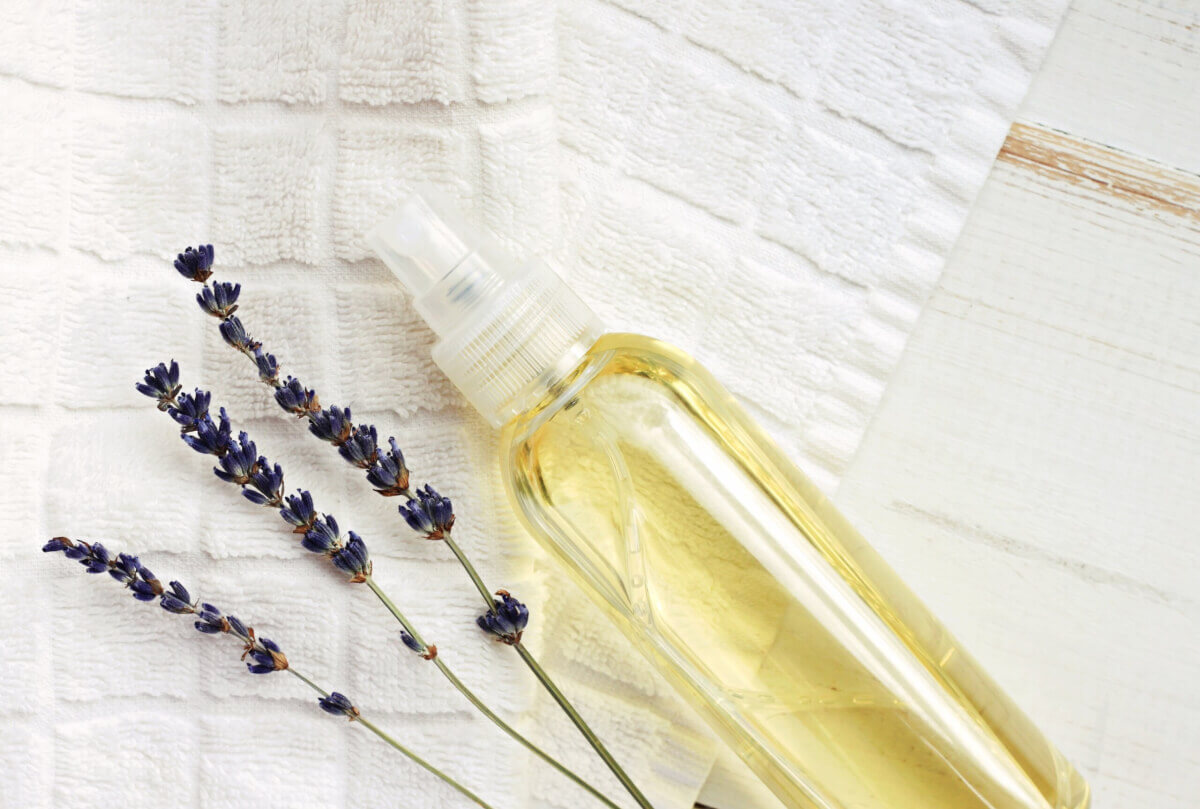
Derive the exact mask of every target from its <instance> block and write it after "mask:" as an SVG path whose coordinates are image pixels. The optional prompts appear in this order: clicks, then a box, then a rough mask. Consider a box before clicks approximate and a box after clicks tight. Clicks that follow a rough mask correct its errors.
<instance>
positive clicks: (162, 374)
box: [134, 360, 182, 411]
mask: <svg viewBox="0 0 1200 809" xmlns="http://www.w3.org/2000/svg"><path fill="white" fill-rule="evenodd" d="M134 387H136V388H137V390H138V393H141V394H143V395H145V396H149V397H150V398H151V399H157V400H158V409H159V410H163V411H166V410H168V409H169V408H171V407H173V406H174V405H175V397H176V395H178V394H179V391H180V390H181V388H182V386H181V385H180V384H179V363H177V362H175V360H171V366H170V367H169V368H168V367H167V365H166V364H165V363H161V362H160V363H159V364H158V365H155V366H154V367H153V368H147V369H146V377H145V379H143V380H142V381H141V382H139V383H137V385H135V386H134Z"/></svg>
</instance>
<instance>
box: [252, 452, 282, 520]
mask: <svg viewBox="0 0 1200 809" xmlns="http://www.w3.org/2000/svg"><path fill="white" fill-rule="evenodd" d="M242 496H243V497H245V498H246V499H247V500H249V501H250V502H251V503H254V504H255V505H259V506H270V507H271V508H277V507H278V506H280V505H281V504H282V503H283V469H281V468H280V466H279V464H275V466H274V467H271V468H268V467H267V459H266V458H263V457H259V459H258V470H257V471H256V472H255V473H254V474H252V475H251V476H250V483H249V485H248V486H246V487H245V488H243V489H242Z"/></svg>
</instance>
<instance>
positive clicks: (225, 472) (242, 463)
mask: <svg viewBox="0 0 1200 809" xmlns="http://www.w3.org/2000/svg"><path fill="white" fill-rule="evenodd" d="M263 461H264V462H265V461H266V459H265V458H264V459H263ZM218 463H220V466H219V467H216V466H214V467H213V473H214V474H216V476H217V477H219V478H220V479H221V480H224V481H227V482H229V483H237V484H238V485H240V486H245V485H246V484H247V483H249V482H250V480H251V478H252V477H253V475H254V473H255V472H257V471H258V465H259V456H258V447H256V446H254V442H253V441H251V440H250V436H248V435H246V433H245V432H241V433H238V437H237V441H236V442H234V443H232V444H230V446H229V451H228V452H226V453H225V454H224V455H222V456H221V457H220V459H219V460H218Z"/></svg>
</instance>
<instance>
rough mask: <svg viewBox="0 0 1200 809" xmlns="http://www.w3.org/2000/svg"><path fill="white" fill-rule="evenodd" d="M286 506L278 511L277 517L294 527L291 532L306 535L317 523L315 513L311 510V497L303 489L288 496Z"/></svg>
mask: <svg viewBox="0 0 1200 809" xmlns="http://www.w3.org/2000/svg"><path fill="white" fill-rule="evenodd" d="M285 502H286V505H285V506H284V507H283V508H281V509H280V510H279V516H281V517H283V519H284V520H285V521H286V522H289V523H291V524H292V525H293V526H295V527H294V528H293V529H292V531H293V533H297V534H306V533H308V531H309V529H310V528H312V527H313V523H315V522H316V521H317V512H316V509H314V508H313V499H312V495H311V494H309V493H308V492H306V491H304V490H303V489H297V490H296V494H289V495H288V496H287V499H286V500H285Z"/></svg>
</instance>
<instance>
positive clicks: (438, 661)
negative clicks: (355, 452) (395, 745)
mask: <svg viewBox="0 0 1200 809" xmlns="http://www.w3.org/2000/svg"><path fill="white" fill-rule="evenodd" d="M365 584H366V585H367V586H368V587H370V588H371V592H372V593H374V594H375V595H376V596H377V597H378V598H379V600H380V602H381V603H382V604H383V606H385V607H387V609H388V612H390V613H391V614H392V616H393V617H395V619H396V620H397V621H399V622H400V625H401V626H402V627H404V629H405V631H406V632H408V633H409V634H410V635H412V636H413V637H414V638H416V639H417V642H418V643H421V644H422V645H424V643H425V642H424V640H423V639H422V638H421V636H420V635H418V634H417V631H416V630H415V629H414V628H413V626H412V624H410V623H409V621H408V619H407V618H406V617H405V615H404V613H403V612H401V611H400V609H399V608H398V607H397V606H396V605H395V604H394V603H393V602H392V600H391V599H390V598H388V596H387V594H386V593H385V592H383V589H382V588H381V587H380V586H379V585H378V584H377V583H376V582H375V580H374V579H373V578H371V577H370V576H368V577H367V580H366V582H365ZM433 664H434V665H435V666H437V668H438V671H440V672H441V673H442V676H444V677H445V678H446V680H447V681H449V683H450V684H451V685H452V686H454V687H455V688H456V689H458V692H459V693H460V694H462V695H463V696H464V697H466V698H467V701H468V702H470V703H471V704H472V705H474V706H475V707H476V708H477V709H479V712H480V713H482V714H483V715H484V716H486V717H487V718H488V719H490V720H492V722H494V723H495V725H496V727H498V728H500V729H501V730H503V731H504V732H505V733H507V734H508V735H509V736H511V737H512V738H513V739H515V740H516V741H517V742H518V743H519V744H520V745H521V746H522V747H524V748H525V749H526V750H528V751H529V752H531V753H533V754H534V755H535V756H537V757H538V758H540V759H541V760H542V761H544V762H546V763H547V764H549V765H550V766H551V767H553V768H554V769H556V770H558V771H559V772H560V773H562V774H563V775H565V776H566V777H567V778H570V779H571V780H572V781H574V782H575V783H576V784H577V785H579V786H580V787H582V788H583V789H585V790H586V791H587V792H588V793H589V794H590V795H592V797H594V798H596V799H597V800H599V801H601V802H602V803H604V805H605V806H608V807H610V809H620V807H619V806H618V805H617V804H615V803H613V802H612V801H611V800H609V799H608V798H607V797H605V795H604V794H603V793H602V792H600V791H599V790H597V789H596V788H595V787H593V786H592V785H591V784H589V783H588V782H587V781H584V780H583V779H582V778H580V777H579V776H578V775H576V774H575V773H573V772H571V771H570V770H568V769H567V768H566V767H564V766H563V765H562V764H560V763H558V761H557V760H556V759H555V758H554V757H553V756H551V755H550V754H549V753H547V752H545V751H544V750H542V749H541V748H540V747H538V746H537V745H535V744H534V743H533V742H531V741H529V740H528V739H527V738H525V737H524V736H522V735H521V734H520V733H519V732H518V731H517V730H516V729H515V728H514V727H512V726H511V725H509V724H508V723H507V722H505V721H504V720H503V719H501V718H500V717H499V716H497V715H496V713H495V712H494V711H492V709H491V708H489V707H488V706H487V705H486V704H484V702H483V700H481V699H480V698H479V697H477V696H476V695H475V692H473V691H472V690H471V689H470V688H468V687H467V685H466V683H464V682H463V681H462V680H460V679H458V677H457V676H456V675H455V674H454V672H453V671H451V670H450V667H449V666H447V665H446V663H445V661H443V660H442V658H441V657H435V658H433Z"/></svg>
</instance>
